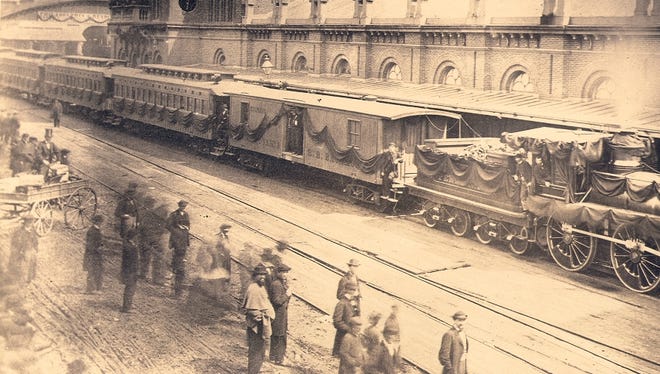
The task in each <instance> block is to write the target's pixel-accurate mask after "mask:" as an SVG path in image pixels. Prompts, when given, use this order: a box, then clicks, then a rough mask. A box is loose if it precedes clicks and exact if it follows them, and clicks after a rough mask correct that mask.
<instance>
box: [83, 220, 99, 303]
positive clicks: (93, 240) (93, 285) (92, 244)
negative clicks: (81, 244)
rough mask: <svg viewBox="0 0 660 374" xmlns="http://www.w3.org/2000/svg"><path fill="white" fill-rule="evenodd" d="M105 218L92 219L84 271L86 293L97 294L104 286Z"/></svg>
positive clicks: (88, 233) (86, 245)
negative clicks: (103, 228)
mask: <svg viewBox="0 0 660 374" xmlns="http://www.w3.org/2000/svg"><path fill="white" fill-rule="evenodd" d="M101 223H103V216H100V215H95V216H94V217H92V227H90V228H89V230H87V236H86V240H85V254H84V255H83V270H85V271H87V288H86V293H97V292H99V291H101V287H102V286H103V234H102V233H101Z"/></svg>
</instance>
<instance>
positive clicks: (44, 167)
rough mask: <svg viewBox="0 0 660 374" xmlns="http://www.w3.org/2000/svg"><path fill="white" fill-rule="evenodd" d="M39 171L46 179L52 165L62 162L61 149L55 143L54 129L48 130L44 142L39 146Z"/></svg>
mask: <svg viewBox="0 0 660 374" xmlns="http://www.w3.org/2000/svg"><path fill="white" fill-rule="evenodd" d="M37 158H38V160H39V168H40V169H39V171H40V173H41V175H43V176H44V178H46V177H47V176H48V172H49V171H50V168H51V165H53V164H55V163H56V162H58V161H59V160H60V149H59V148H58V147H57V146H56V145H55V143H53V129H46V133H45V135H44V140H43V141H42V142H41V143H39V146H37Z"/></svg>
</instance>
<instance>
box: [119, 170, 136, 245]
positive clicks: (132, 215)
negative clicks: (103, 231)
mask: <svg viewBox="0 0 660 374" xmlns="http://www.w3.org/2000/svg"><path fill="white" fill-rule="evenodd" d="M137 188H138V184H137V183H136V182H130V183H128V188H127V189H126V191H124V193H123V194H122V195H121V196H120V197H119V201H118V202H117V207H116V208H115V218H116V220H117V224H118V229H119V236H120V237H122V238H123V237H124V236H125V235H126V231H128V229H135V228H136V227H137V221H138V201H137Z"/></svg>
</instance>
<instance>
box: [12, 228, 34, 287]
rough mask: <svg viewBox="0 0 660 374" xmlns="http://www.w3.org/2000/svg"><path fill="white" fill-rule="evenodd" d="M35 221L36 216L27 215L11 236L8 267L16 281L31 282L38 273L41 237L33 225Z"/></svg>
mask: <svg viewBox="0 0 660 374" xmlns="http://www.w3.org/2000/svg"><path fill="white" fill-rule="evenodd" d="M33 223H34V218H33V217H31V216H26V217H25V218H23V224H22V225H21V227H19V228H18V229H16V231H14V233H13V234H12V236H11V247H10V248H11V253H10V254H9V263H8V264H7V269H8V273H10V274H11V278H12V281H13V282H14V283H18V284H21V283H27V284H29V283H30V282H32V280H33V279H34V278H35V276H36V275H37V252H38V251H39V239H38V237H37V233H36V232H35V231H34V228H33V227H32V224H33Z"/></svg>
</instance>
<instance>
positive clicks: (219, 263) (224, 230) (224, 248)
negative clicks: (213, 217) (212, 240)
mask: <svg viewBox="0 0 660 374" xmlns="http://www.w3.org/2000/svg"><path fill="white" fill-rule="evenodd" d="M229 229H231V225H230V224H228V223H223V224H222V225H220V229H219V231H218V242H217V243H216V244H215V249H216V252H217V259H216V261H215V263H214V264H213V266H212V267H221V268H223V269H225V270H226V271H227V278H226V279H225V282H224V285H223V287H224V288H225V289H227V287H228V286H229V281H230V279H231V278H230V277H231V248H232V243H231V239H229Z"/></svg>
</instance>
